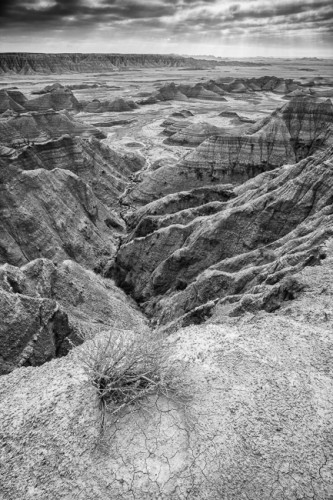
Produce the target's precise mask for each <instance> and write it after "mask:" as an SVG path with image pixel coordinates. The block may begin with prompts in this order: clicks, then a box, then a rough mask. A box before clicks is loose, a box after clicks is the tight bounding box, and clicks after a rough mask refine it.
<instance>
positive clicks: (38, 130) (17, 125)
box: [0, 111, 106, 147]
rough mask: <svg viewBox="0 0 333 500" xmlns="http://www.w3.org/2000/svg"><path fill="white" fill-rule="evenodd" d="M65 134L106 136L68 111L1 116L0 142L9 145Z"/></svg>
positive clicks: (19, 144)
mask: <svg viewBox="0 0 333 500" xmlns="http://www.w3.org/2000/svg"><path fill="white" fill-rule="evenodd" d="M64 134H69V135H71V136H84V137H89V136H95V137H97V138H99V139H103V138H105V137H106V136H105V135H104V134H103V132H101V131H100V130H98V129H97V128H95V127H93V126H92V125H87V124H86V123H83V122H81V121H79V120H76V119H74V118H72V117H71V116H70V115H69V114H68V113H67V112H66V111H63V112H56V111H45V112H40V113H39V112H31V113H22V114H19V115H14V116H6V117H2V118H1V117H0V137H1V139H0V142H1V144H3V145H6V146H9V147H11V146H15V147H18V146H24V145H26V144H29V143H31V142H42V141H45V140H48V139H51V138H58V137H61V136H62V135H64Z"/></svg>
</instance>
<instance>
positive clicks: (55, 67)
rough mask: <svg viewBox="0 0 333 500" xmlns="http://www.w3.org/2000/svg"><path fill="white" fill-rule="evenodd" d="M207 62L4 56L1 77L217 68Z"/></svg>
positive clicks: (136, 56) (156, 57) (115, 56)
mask: <svg viewBox="0 0 333 500" xmlns="http://www.w3.org/2000/svg"><path fill="white" fill-rule="evenodd" d="M215 65H216V63H212V62H210V61H206V60H197V59H192V58H190V57H180V56H171V55H161V54H156V55H154V54H29V53H15V52H13V53H3V54H1V55H0V74H1V73H13V74H16V73H17V74H21V75H32V74H35V73H45V74H49V73H71V72H75V73H90V72H96V71H118V70H121V69H130V68H137V67H139V68H141V67H145V68H154V67H192V68H207V67H212V66H215Z"/></svg>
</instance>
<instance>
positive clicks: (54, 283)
mask: <svg viewBox="0 0 333 500" xmlns="http://www.w3.org/2000/svg"><path fill="white" fill-rule="evenodd" d="M0 304H1V307H0V341H1V342H0V343H1V347H0V374H1V375H2V374H3V373H7V372H10V371H12V370H13V369H14V368H17V367H19V366H31V365H32V366H38V365H41V364H43V363H45V362H47V361H49V360H50V359H52V358H54V357H61V356H64V355H66V354H67V353H68V351H69V350H70V349H71V344H70V341H72V342H75V343H81V342H82V341H83V338H84V336H87V337H92V336H94V335H96V334H97V333H98V331H99V330H100V329H109V328H112V327H114V325H115V324H117V326H118V328H142V327H143V326H144V323H145V322H144V319H143V317H142V315H141V314H140V312H139V311H138V310H136V308H135V307H134V306H132V305H131V304H130V302H129V301H128V300H126V296H125V294H124V293H123V292H122V291H121V290H119V289H118V288H117V287H116V286H115V285H114V284H113V283H112V282H111V281H110V280H105V279H103V278H101V277H100V276H98V275H96V274H95V273H93V272H91V271H88V270H87V269H84V268H83V267H81V266H80V265H79V264H77V263H76V262H74V261H71V260H66V261H63V262H61V263H59V265H55V264H54V263H53V262H52V261H50V260H47V259H41V258H40V259H36V260H33V261H31V262H29V263H28V264H26V265H25V266H22V267H21V268H18V267H14V266H11V265H9V264H4V265H2V266H0Z"/></svg>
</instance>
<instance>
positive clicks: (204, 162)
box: [128, 98, 333, 203]
mask: <svg viewBox="0 0 333 500" xmlns="http://www.w3.org/2000/svg"><path fill="white" fill-rule="evenodd" d="M332 120H333V106H332V103H331V101H330V100H320V99H314V98H293V99H291V100H290V101H289V102H288V103H287V104H285V105H284V106H282V107H281V108H279V109H277V110H276V111H274V112H273V113H272V114H271V115H270V116H269V117H267V118H264V119H263V120H260V121H259V122H257V123H256V124H254V125H253V126H252V127H251V128H250V130H248V132H247V134H246V135H240V136H238V135H236V134H235V135H233V136H230V135H229V136H227V135H223V134H222V135H213V136H211V137H209V138H208V139H206V140H205V141H204V142H202V143H201V144H200V145H199V146H198V147H197V148H196V149H195V150H194V151H193V152H191V153H190V154H188V155H186V156H185V157H184V158H183V159H182V160H181V161H180V162H179V163H178V164H175V165H172V166H166V167H164V168H161V169H158V170H157V171H155V172H145V174H144V176H143V181H142V183H141V184H139V185H138V186H135V188H134V189H133V190H132V191H131V192H130V193H129V194H128V200H129V201H130V202H133V201H135V202H137V203H147V202H150V201H152V200H153V199H156V198H158V197H160V196H163V195H166V194H168V193H173V192H177V191H182V190H184V189H191V188H195V187H198V186H201V185H205V184H206V185H208V184H212V183H219V182H224V183H229V182H232V183H235V184H240V183H242V182H244V181H246V180H247V179H249V178H251V177H254V176H255V175H258V174H260V173H261V172H264V171H267V170H272V169H274V168H276V167H279V166H281V165H283V164H285V163H294V162H295V161H298V160H301V159H302V158H305V157H306V156H308V155H310V154H313V153H315V152H316V151H318V150H323V149H325V148H326V147H328V146H329V145H330V144H332ZM185 131H186V128H185Z"/></svg>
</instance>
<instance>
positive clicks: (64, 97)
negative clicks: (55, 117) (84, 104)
mask: <svg viewBox="0 0 333 500" xmlns="http://www.w3.org/2000/svg"><path fill="white" fill-rule="evenodd" d="M24 107H25V109H26V110H27V111H46V110H48V109H54V110H55V111H60V110H62V109H68V110H73V111H78V110H79V109H80V104H79V101H78V100H77V99H76V97H75V96H74V94H73V92H72V91H71V90H70V89H68V88H67V87H63V86H62V85H60V84H55V85H52V86H50V87H49V88H47V90H45V89H44V92H43V94H42V95H40V96H39V97H35V98H34V99H29V100H27V101H26V102H25V105H24Z"/></svg>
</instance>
